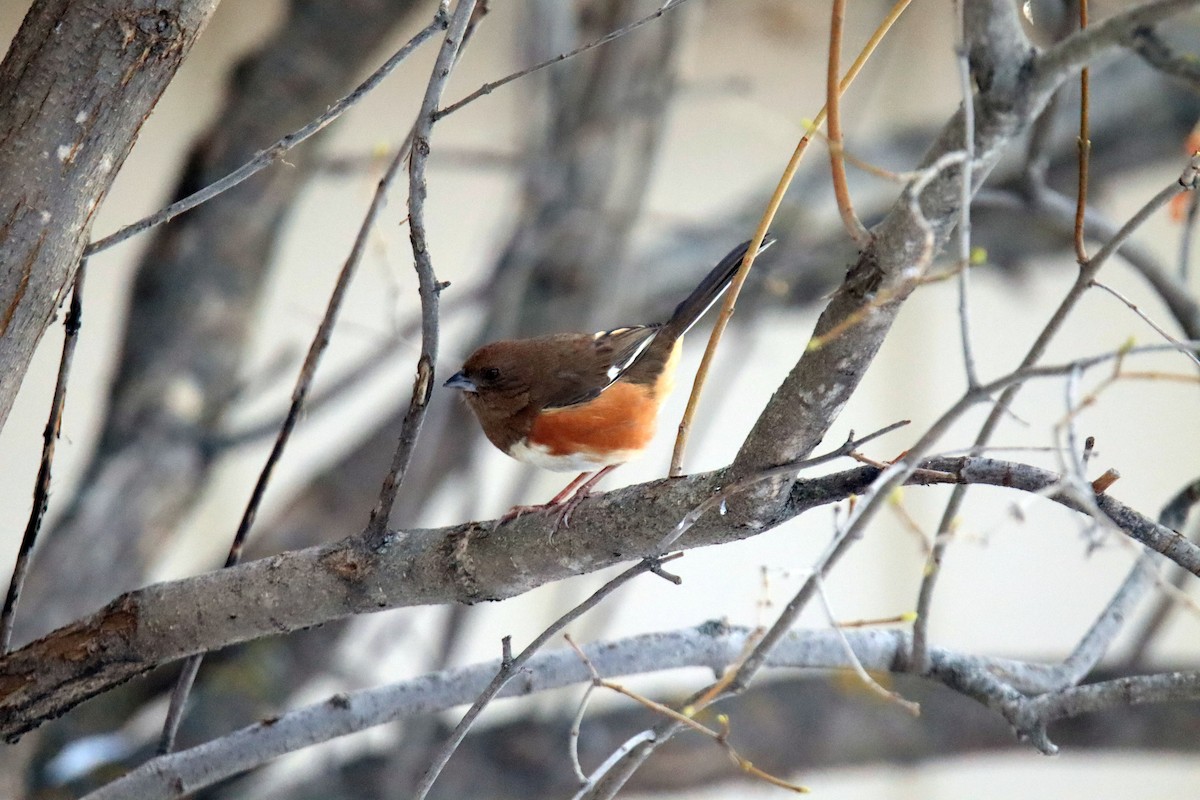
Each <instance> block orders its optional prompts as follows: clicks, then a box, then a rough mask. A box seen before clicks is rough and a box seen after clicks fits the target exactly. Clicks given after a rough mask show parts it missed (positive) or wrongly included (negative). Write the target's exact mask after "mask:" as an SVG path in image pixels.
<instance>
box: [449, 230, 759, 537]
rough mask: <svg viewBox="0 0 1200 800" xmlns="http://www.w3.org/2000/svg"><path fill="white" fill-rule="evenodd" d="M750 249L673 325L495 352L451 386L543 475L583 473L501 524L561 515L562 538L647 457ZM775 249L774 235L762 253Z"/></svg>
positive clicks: (720, 270) (698, 292)
mask: <svg viewBox="0 0 1200 800" xmlns="http://www.w3.org/2000/svg"><path fill="white" fill-rule="evenodd" d="M751 243H752V242H750V241H746V242H742V243H741V244H739V245H738V246H737V247H735V248H733V250H731V251H730V252H729V254H728V255H727V256H725V258H723V259H721V261H720V263H718V264H717V265H716V266H715V267H714V268H713V269H712V270H711V271H710V272H709V273H708V275H706V276H705V277H704V279H703V280H701V281H700V283H699V285H697V286H696V288H695V289H693V290H692V292H691V294H689V295H688V296H687V297H686V298H685V299H684V300H683V302H681V303H680V304H679V305H678V306H676V308H675V311H674V313H672V314H671V317H670V318H669V319H668V320H667V321H666V322H662V323H657V324H650V325H632V326H626V327H622V328H613V329H611V330H605V331H599V332H597V333H553V334H549V335H545V336H535V337H531V338H526V339H508V340H502V341H497V342H492V343H490V344H485V345H483V346H482V347H480V348H479V349H477V350H475V352H473V353H472V354H471V355H470V356H469V357H468V358H467V360H466V361H465V362H464V364H463V367H462V369H460V370H459V371H458V372H456V373H454V374H453V375H452V376H450V378H449V379H447V380H446V382H445V383H444V384H443V385H444V386H445V387H447V388H451V389H457V390H459V391H460V392H462V397H463V398H464V399H465V400H466V403H467V406H468V407H469V408H470V409H471V411H472V412H473V413H474V415H475V418H476V419H477V420H478V421H479V425H480V427H481V428H482V429H483V433H484V435H485V436H486V437H487V438H488V440H489V441H490V442H491V443H492V444H493V445H495V446H496V447H497V448H498V449H499V450H501V451H502V452H504V453H505V454H507V455H509V456H511V457H512V458H515V459H516V460H518V461H522V462H524V463H526V464H531V465H533V466H535V467H540V468H542V469H547V470H553V471H559V472H579V473H580V475H579V476H578V477H577V478H575V480H573V481H571V483H570V484H568V485H567V486H566V488H564V489H563V490H562V491H561V492H559V493H558V494H556V495H555V496H554V497H553V498H552V499H551V500H550V501H549V502H548V503H543V504H540V505H535V506H514V507H513V508H512V509H511V510H510V511H509V512H508V513H507V514H506V515H505V516H504V517H503V518H501V520H500V524H503V523H505V522H508V521H510V520H512V519H514V518H515V517H518V516H520V515H521V514H524V513H528V512H531V511H539V510H545V509H555V508H557V509H558V521H557V522H556V524H555V526H554V528H555V530H557V528H558V527H559V526H560V525H562V526H565V525H567V524H569V521H570V515H571V512H572V511H573V510H574V508H575V507H576V506H577V505H578V504H579V502H580V501H582V500H583V499H584V498H585V497H587V496H588V495H589V494H590V493H591V489H592V487H593V486H595V485H596V483H598V482H599V480H600V479H601V478H602V477H604V476H605V475H606V474H608V473H609V472H610V471H612V470H613V469H615V468H616V467H617V466H619V465H621V464H624V463H625V462H627V461H629V460H630V459H633V458H635V457H636V456H638V455H640V454H641V453H642V452H643V451H644V450H645V449H646V448H647V446H648V445H649V444H650V441H651V439H652V438H653V437H654V432H655V428H656V424H657V418H658V410H659V408H660V407H661V406H662V403H663V401H664V400H665V399H666V397H667V395H668V394H670V392H671V389H672V387H673V385H674V376H675V369H676V367H677V366H678V363H679V354H680V351H681V345H682V343H683V335H684V334H685V333H687V332H688V331H689V330H690V329H691V328H692V326H693V325H695V324H696V323H697V322H698V321H699V320H700V318H701V317H702V316H704V314H705V312H706V311H708V310H709V308H711V307H712V305H713V304H714V303H716V301H717V300H718V299H719V298H720V297H721V295H722V294H723V293H724V292H725V289H726V288H728V287H729V284H730V283H732V281H733V279H734V277H735V276H736V275H737V273H738V270H739V269H740V268H741V266H742V263H743V261H744V259H745V257H746V253H747V251H748V250H749V249H750V245H751ZM774 243H775V239H774V237H773V236H770V235H769V234H768V235H767V236H766V237H765V238H764V239H763V243H762V245H761V246H760V247H759V250H758V252H759V253H761V252H762V251H764V250H766V249H767V248H768V247H770V246H771V245H772V244H774ZM589 476H590V477H589ZM572 491H574V492H575V494H574V495H571V492H572ZM568 495H571V497H570V498H569V499H568Z"/></svg>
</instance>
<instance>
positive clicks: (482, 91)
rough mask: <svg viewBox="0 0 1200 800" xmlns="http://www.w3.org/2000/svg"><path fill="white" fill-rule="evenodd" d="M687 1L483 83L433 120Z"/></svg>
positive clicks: (670, 2) (671, 1)
mask: <svg viewBox="0 0 1200 800" xmlns="http://www.w3.org/2000/svg"><path fill="white" fill-rule="evenodd" d="M687 1H688V0H667V2H665V3H663V5H662V7H661V8H659V9H658V11H655V12H654V13H653V14H647V15H646V16H644V17H642V18H641V19H639V20H636V21H634V22H631V23H630V24H628V25H626V26H624V27H623V28H618V29H617V30H615V31H612V32H611V33H606V34H605V35H603V36H601V37H600V38H599V39H596V40H595V41H592V42H588V43H587V44H585V45H583V46H581V47H576V48H575V49H574V50H572V51H570V52H569V53H559V54H558V55H556V56H554V57H553V58H548V59H546V60H545V61H542V62H540V63H537V64H534V65H533V66H532V67H527V68H525V69H523V70H519V71H517V72H514V73H512V74H510V75H505V76H504V77H503V78H501V79H499V80H496V81H492V82H491V83H485V84H484V85H483V86H480V87H479V88H478V89H476V90H475V91H473V92H471V93H470V94H469V95H467V96H466V97H464V98H463V99H461V100H458V101H455V102H454V103H451V104H450V105H448V106H446V107H445V108H442V109H439V110H437V111H435V112H434V114H433V121H434V122H437V121H438V120H440V119H442V118H443V117H448V116H450V115H451V114H453V113H454V112H455V111H458V110H459V109H460V108H462V107H463V106H465V105H467V104H468V103H471V102H473V101H475V100H478V99H479V98H481V97H483V96H484V95H487V94H491V93H492V92H494V91H495V90H496V89H499V88H500V87H501V86H504V85H505V84H509V83H512V82H513V81H515V80H517V79H518V78H524V77H525V76H526V75H532V74H533V73H535V72H539V71H541V70H543V69H545V68H546V67H549V66H553V65H554V64H557V63H559V62H561V61H566V60H567V59H569V58H574V57H575V56H577V55H580V54H582V53H586V52H587V51H588V50H591V49H593V48H596V47H600V46H601V45H605V44H608V43H609V42H611V41H613V40H614V39H619V38H621V37H622V36H624V35H625V34H627V33H630V32H632V31H635V30H637V29H638V28H640V27H642V26H643V25H645V24H646V23H648V22H653V21H654V20H656V19H658V18H659V17H661V16H662V15H663V14H666V13H667V12H668V11H674V10H675V9H677V8H679V7H680V6H682V5H683V4H684V3H686V2H687Z"/></svg>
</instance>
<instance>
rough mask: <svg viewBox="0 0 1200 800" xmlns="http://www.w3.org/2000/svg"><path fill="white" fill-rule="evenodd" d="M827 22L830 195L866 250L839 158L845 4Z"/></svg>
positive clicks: (837, 2) (837, 4) (837, 3)
mask: <svg viewBox="0 0 1200 800" xmlns="http://www.w3.org/2000/svg"><path fill="white" fill-rule="evenodd" d="M830 14H831V18H830V22H829V61H828V65H827V67H826V72H825V108H826V109H828V110H829V119H828V120H827V122H826V125H825V127H826V129H827V131H828V134H829V169H830V172H831V174H832V177H833V193H834V196H835V197H836V198H837V207H838V212H839V213H840V214H841V215H842V224H843V225H845V226H846V232H847V233H848V234H850V238H851V239H852V240H853V241H854V243H855V244H856V245H858V246H859V247H860V248H861V247H866V245H867V242H869V241H870V239H871V234H870V233H869V232H868V231H867V229H866V228H865V227H863V224H862V221H861V220H859V218H858V215H857V214H855V213H854V202H853V201H852V200H851V199H850V187H849V186H848V185H847V183H846V162H845V160H844V159H843V158H842V115H841V102H840V99H841V95H842V92H841V88H840V86H839V85H838V75H839V74H840V73H841V66H840V63H839V62H840V60H841V53H842V27H843V25H844V23H845V21H846V0H833V3H832V4H831V12H830Z"/></svg>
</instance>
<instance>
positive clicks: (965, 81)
mask: <svg viewBox="0 0 1200 800" xmlns="http://www.w3.org/2000/svg"><path fill="white" fill-rule="evenodd" d="M963 2H965V0H958V2H957V3H956V4H955V5H957V6H958V36H959V40H958V81H959V86H960V88H961V91H962V98H963V101H962V102H963V105H962V108H963V162H962V174H961V177H962V183H961V184H960V185H959V200H958V203H959V207H958V324H959V335H960V337H961V339H962V352H963V368H964V369H965V370H966V373H967V386H968V387H969V388H974V387H976V386H978V385H979V375H978V374H977V373H976V371H975V353H974V351H973V349H972V348H971V296H970V283H971V281H970V273H971V190H972V186H971V182H972V177H973V167H974V163H975V97H974V93H973V92H972V91H971V65H970V63H969V61H968V56H967V32H966V27H965V20H964V19H963V5H962V4H963Z"/></svg>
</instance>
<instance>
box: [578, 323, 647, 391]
mask: <svg viewBox="0 0 1200 800" xmlns="http://www.w3.org/2000/svg"><path fill="white" fill-rule="evenodd" d="M639 327H641V326H639ZM638 329H639V328H636V327H635V328H613V329H612V330H610V331H599V332H597V333H594V334H592V339H593V340H595V341H600V340H601V339H603V338H605V337H608V336H617V335H620V334H622V333H626V332H628V331H634V330H638ZM644 329H645V330H649V331H650V334H649V335H648V336H646V338H644V339H642V341H640V342H638V343H637V346H636V347H633V348H632V349H630V351H629V352H628V353H626V354H625V355H624V357H623V358H621V360H619V361H615V362H613V364H612V365H611V366H610V367H609V368H608V370H607V371H605V373H604V376H605V377H606V378H608V386H612V385H613V383H615V382H616V380H617V378H619V377H621V373H623V372H624V371H625V370H627V369H629V368H630V367H631V366H633V363H634V362H635V361H637V360H638V357H639V356H641V354H642V353H644V352H646V348H647V347H649V346H650V343H651V342H653V341H654V337H655V336H657V335H658V331H657V330H654V329H650V328H648V327H646V328H644ZM608 386H605V387H604V388H605V389H607V388H608Z"/></svg>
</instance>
